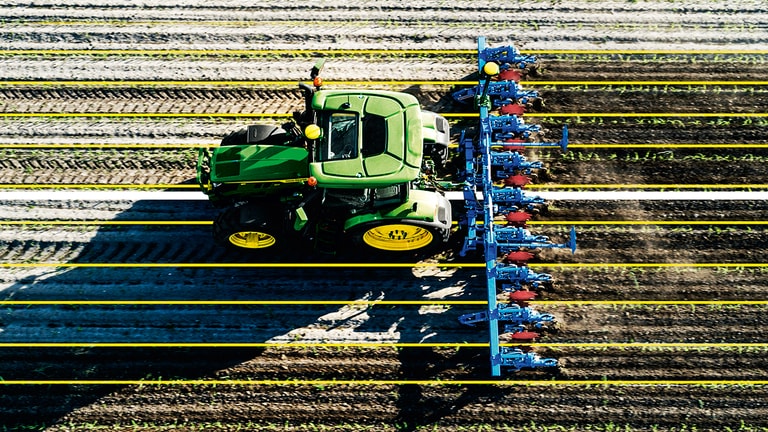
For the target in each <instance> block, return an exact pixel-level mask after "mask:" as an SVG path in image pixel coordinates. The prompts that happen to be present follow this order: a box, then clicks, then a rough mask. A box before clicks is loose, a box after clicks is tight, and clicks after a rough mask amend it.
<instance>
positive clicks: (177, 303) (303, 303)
mask: <svg viewBox="0 0 768 432" xmlns="http://www.w3.org/2000/svg"><path fill="white" fill-rule="evenodd" d="M485 304H488V302H487V301H485V300H0V306H64V305H70V306H328V305H331V306H376V305H379V306H444V305H445V306H469V305H472V306H476V305H485ZM726 304H729V303H726Z"/></svg>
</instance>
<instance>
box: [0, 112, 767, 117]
mask: <svg viewBox="0 0 768 432" xmlns="http://www.w3.org/2000/svg"><path fill="white" fill-rule="evenodd" d="M440 114H441V115H442V116H443V117H446V118H475V117H477V116H478V114H477V113H440ZM291 116H292V114H288V113H110V112H82V113H77V112H69V113H61V112H23V113H14V112H3V113H0V118H211V119H214V118H230V119H246V118H287V117H291ZM525 116H526V117H530V118H566V117H567V118H578V117H586V118H590V117H595V118H597V117H603V118H612V117H621V118H635V117H637V118H642V117H649V118H652V117H653V118H655V117H658V118H665V117H691V118H697V117H707V118H709V117H714V118H748V117H760V118H762V117H768V113H758V112H745V113H727V112H719V113H710V112H704V113H690V112H687V113H632V112H630V113H616V112H610V113H530V114H525Z"/></svg>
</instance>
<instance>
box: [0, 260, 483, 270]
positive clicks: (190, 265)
mask: <svg viewBox="0 0 768 432" xmlns="http://www.w3.org/2000/svg"><path fill="white" fill-rule="evenodd" d="M52 267H54V268H56V267H58V268H293V269H295V268H298V267H301V268H362V269H369V268H423V267H429V268H432V267H441V268H485V264H483V263H76V262H45V263H0V268H52Z"/></svg>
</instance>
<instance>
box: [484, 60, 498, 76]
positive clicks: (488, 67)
mask: <svg viewBox="0 0 768 432" xmlns="http://www.w3.org/2000/svg"><path fill="white" fill-rule="evenodd" d="M483 73H484V74H486V75H488V76H495V75H498V74H499V64H498V63H496V62H488V63H486V64H485V66H483Z"/></svg>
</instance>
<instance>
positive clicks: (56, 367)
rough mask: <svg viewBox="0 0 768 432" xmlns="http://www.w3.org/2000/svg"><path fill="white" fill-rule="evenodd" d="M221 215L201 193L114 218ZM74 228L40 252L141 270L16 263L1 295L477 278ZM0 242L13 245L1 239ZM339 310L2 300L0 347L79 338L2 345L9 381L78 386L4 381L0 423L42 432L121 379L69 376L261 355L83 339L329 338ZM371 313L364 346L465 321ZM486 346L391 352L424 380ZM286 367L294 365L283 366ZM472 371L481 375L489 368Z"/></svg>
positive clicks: (230, 292)
mask: <svg viewBox="0 0 768 432" xmlns="http://www.w3.org/2000/svg"><path fill="white" fill-rule="evenodd" d="M92 204H93V205H94V206H98V205H99V204H98V203H92ZM83 205H86V206H87V205H89V204H88V203H85V204H83ZM215 213H216V211H215V210H213V209H211V208H209V206H208V203H207V202H205V201H177V202H165V201H163V202H160V201H138V202H135V203H132V204H130V205H129V206H128V207H126V208H124V209H121V210H120V211H119V212H117V214H115V216H114V218H113V219H114V220H123V221H136V220H179V219H180V217H183V218H184V220H195V221H207V220H212V219H213V218H214V217H215ZM53 229H55V228H53ZM68 235H69V234H68ZM73 236H74V237H76V238H70V239H68V240H66V241H64V242H62V243H61V244H53V243H51V244H49V245H43V247H42V249H45V247H49V248H52V249H57V250H59V252H56V254H59V255H60V256H63V257H64V258H63V259H62V258H59V261H66V262H70V263H84V264H89V263H127V264H136V266H135V267H120V268H115V267H87V266H86V267H73V268H58V269H54V268H48V267H42V268H32V269H14V270H13V271H9V272H8V273H7V275H6V276H5V277H6V281H10V283H9V284H6V285H7V286H6V287H5V288H4V289H3V290H2V295H3V299H4V300H16V301H41V300H59V301H63V302H64V301H67V300H88V301H107V300H122V301H133V300H156V301H163V300H166V301H167V300H174V301H231V300H285V301H296V300H299V299H304V300H315V301H322V300H328V299H334V300H344V301H346V300H361V299H386V300H390V299H391V300H399V299H418V298H424V299H428V298H430V297H432V298H442V297H445V294H446V293H449V294H448V296H447V297H448V298H459V297H460V296H461V298H462V299H467V298H468V297H466V296H465V295H464V292H463V287H465V286H467V285H469V284H471V283H472V280H471V278H473V277H475V276H473V275H472V272H465V271H462V270H458V271H449V272H446V271H443V270H441V271H435V272H434V273H429V272H417V269H411V268H376V267H375V266H374V267H373V268H344V267H343V266H342V267H339V268H317V267H311V266H309V265H307V266H304V265H302V263H311V262H315V261H318V260H317V259H316V257H312V256H311V255H308V254H306V253H305V252H304V251H301V250H298V251H296V255H295V260H294V259H291V262H295V263H297V265H296V266H295V267H287V268H286V267H280V268H276V267H269V266H267V267H263V268H262V267H259V268H254V267H217V266H216V264H222V263H249V257H248V255H247V254H243V253H238V252H233V251H229V250H227V249H225V248H221V247H218V246H215V245H213V242H212V240H211V233H210V226H209V225H173V226H153V225H109V226H101V227H100V228H99V229H97V230H96V231H95V232H93V231H91V232H87V230H85V231H83V232H82V233H80V234H76V235H73ZM41 237H44V235H41ZM31 243H37V242H34V241H33V242H31ZM17 246H18V245H17ZM6 247H11V245H8V244H6ZM32 247H33V246H30V248H32ZM56 254H54V255H51V256H55V255H56ZM347 258H348V257H347ZM358 258H360V257H358ZM48 260H51V261H55V260H56V259H51V258H48ZM365 261H366V260H364V259H360V260H352V262H365ZM158 263H160V264H163V263H169V264H173V263H203V264H208V265H210V266H209V267H200V268H195V267H173V266H172V265H170V266H168V267H159V268H154V267H150V266H142V264H158ZM469 299H471V296H470V298H469ZM342 307H343V306H339V305H323V304H320V305H319V306H318V305H313V306H312V307H307V306H306V305H305V306H302V305H301V304H296V305H270V306H268V307H265V306H260V305H246V306H243V305H233V306H232V305H167V304H166V305H163V304H155V305H103V304H102V305H67V304H57V305H32V306H30V305H14V306H6V308H5V309H4V310H3V314H2V316H0V342H3V343H20V344H28V343H44V342H54V343H80V344H84V346H77V347H71V346H70V347H67V346H60V347H4V348H0V377H2V379H3V380H5V381H9V380H14V381H16V380H18V381H40V380H42V381H51V380H63V381H72V382H71V383H67V384H56V385H45V384H24V385H6V386H4V388H3V392H2V394H0V419H2V420H0V426H2V427H3V428H7V429H14V428H24V429H27V430H35V429H38V430H42V429H44V428H45V427H48V426H51V425H53V424H56V423H57V422H61V421H67V420H68V417H72V416H73V413H74V412H76V411H78V409H81V408H83V407H89V406H94V404H98V402H99V400H100V399H102V398H105V397H109V395H110V394H113V393H115V392H118V391H121V390H122V389H125V388H126V386H124V385H118V384H115V385H88V384H80V383H77V381H83V380H95V381H102V380H107V381H121V380H124V381H134V380H146V381H148V382H151V381H152V380H157V379H165V380H168V379H174V380H176V379H178V380H197V379H216V378H217V377H220V376H224V375H222V373H224V372H225V371H226V370H227V369H230V368H233V367H236V366H238V365H241V364H243V363H245V362H252V361H255V362H256V363H258V358H259V357H260V356H263V355H264V352H265V350H264V349H260V348H190V347H120V348H109V347H89V346H87V344H89V343H103V342H121V343H142V344H146V343H150V344H151V343H171V344H173V343H200V342H203V343H214V342H219V343H220V342H231V343H238V342H250V343H254V342H255V343H259V342H291V341H296V340H297V339H296V338H297V330H300V329H311V328H313V327H317V324H318V322H320V324H321V326H325V328H326V329H327V334H331V335H332V334H333V330H334V329H333V325H330V324H329V323H328V322H322V320H323V317H324V316H327V315H329V314H330V315H333V314H334V313H336V312H338V311H339V309H340V308H342ZM366 312H367V314H368V318H367V319H366V320H365V321H364V322H363V323H362V324H359V325H357V326H356V327H354V328H352V329H351V330H352V332H353V334H356V335H357V336H359V337H360V340H361V341H364V340H365V338H366V335H368V334H371V333H375V334H377V335H381V334H386V335H392V337H393V338H395V340H396V341H399V342H419V341H425V342H455V341H457V339H456V337H463V336H462V334H461V331H459V333H458V335H459V336H457V333H456V331H455V329H456V327H458V326H459V325H458V323H457V322H456V321H455V319H456V316H458V313H459V312H461V311H457V310H453V309H449V310H447V311H442V312H440V313H424V311H420V309H419V306H409V307H403V308H401V307H389V306H374V307H371V308H368V310H367V311H366ZM334 325H336V326H337V327H344V326H345V323H344V322H343V320H342V321H340V322H336V323H335V324H334ZM349 330H350V329H349V328H347V331H346V333H344V334H346V335H348V334H349ZM425 332H427V333H428V334H426V333H425ZM484 333H485V332H484V331H483V330H475V329H472V330H470V331H468V332H467V333H466V335H465V336H466V338H471V339H475V340H479V341H482V338H483V334H484ZM299 334H300V333H299ZM472 335H474V336H472ZM466 338H465V339H466ZM470 341H472V340H470ZM307 342H312V340H311V339H309V340H307ZM425 354H426V357H425ZM482 354H483V353H482V351H481V352H469V351H464V350H462V351H459V352H457V353H456V355H455V356H452V355H450V354H449V355H448V358H447V359H446V358H445V356H444V353H441V352H437V351H435V350H432V349H422V348H407V349H403V350H401V351H400V353H399V354H398V359H399V360H400V362H401V364H402V371H401V375H402V378H403V379H429V378H430V377H434V376H437V375H439V374H440V373H443V372H445V371H452V370H454V369H462V368H466V369H467V370H471V369H472V367H473V364H474V365H476V364H483V363H482V362H484V361H486V362H487V356H486V357H483V355H482ZM425 358H427V360H428V361H427V362H425V361H424V359H425ZM478 359H480V360H479V362H477V360H478ZM286 366H288V368H290V365H289V364H288V365H286ZM441 371H442V372H441ZM288 373H290V370H289V372H288ZM462 373H464V372H462ZM468 373H469V374H473V373H479V374H482V373H483V371H479V372H477V371H476V372H471V371H470V372H468ZM267 378H269V377H268V376H267ZM290 378H299V379H300V378H301V377H300V376H299V377H293V376H290ZM341 378H342V379H343V377H341ZM382 379H389V377H382ZM419 392H420V390H418V389H415V388H414V389H411V388H410V387H408V386H405V387H404V388H403V389H401V392H400V393H401V395H400V396H401V397H400V400H399V401H398V403H397V406H398V407H400V409H401V410H402V414H401V416H402V417H404V418H410V417H411V416H415V415H416V413H415V411H414V410H418V409H419V408H418V407H419V404H415V405H414V404H413V403H412V401H413V400H414V398H416V399H419V398H420V393H419ZM470 393H471V392H470ZM468 394H469V393H468ZM469 397H470V398H473V397H474V396H471V395H470V396H469ZM459 402H461V401H459ZM453 405H455V404H453ZM450 409H451V408H450V407H438V408H436V409H434V410H431V411H430V412H432V413H433V414H432V415H433V416H440V415H442V414H441V413H448V412H449V411H450ZM409 423H410V422H409Z"/></svg>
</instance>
